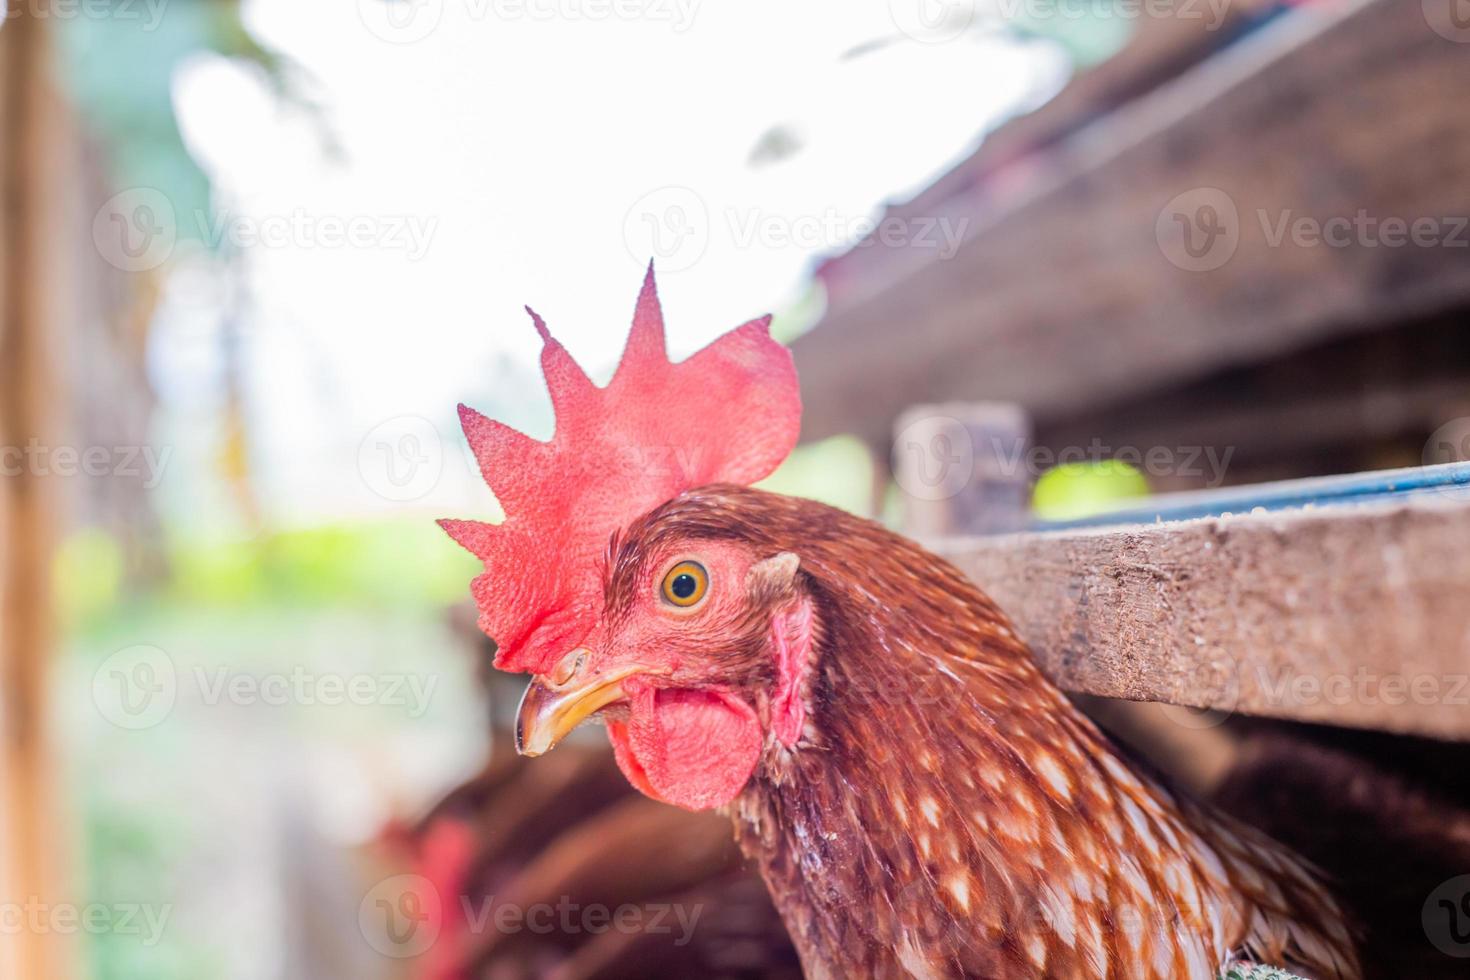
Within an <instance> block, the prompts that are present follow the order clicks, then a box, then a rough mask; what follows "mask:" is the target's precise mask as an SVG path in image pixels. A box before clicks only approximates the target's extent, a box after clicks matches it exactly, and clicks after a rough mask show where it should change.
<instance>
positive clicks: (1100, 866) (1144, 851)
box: [605, 486, 1359, 980]
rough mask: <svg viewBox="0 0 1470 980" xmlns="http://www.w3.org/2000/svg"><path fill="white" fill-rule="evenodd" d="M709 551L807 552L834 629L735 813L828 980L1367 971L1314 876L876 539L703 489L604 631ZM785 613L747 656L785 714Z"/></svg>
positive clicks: (628, 547) (976, 594)
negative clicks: (1182, 782)
mask: <svg viewBox="0 0 1470 980" xmlns="http://www.w3.org/2000/svg"><path fill="white" fill-rule="evenodd" d="M709 539H717V540H725V541H732V542H737V543H739V544H741V545H742V546H744V547H747V548H749V549H750V550H751V552H752V554H754V555H756V556H768V555H776V554H779V553H781V552H790V553H792V554H795V555H796V556H797V557H798V558H799V559H800V571H799V574H798V575H797V577H796V580H795V584H794V587H795V589H797V590H798V591H800V592H801V593H802V594H803V595H804V596H805V597H808V598H809V599H810V601H811V603H812V607H813V609H814V612H815V616H814V619H815V622H814V624H813V629H814V638H813V646H812V650H813V654H812V658H811V659H812V663H811V664H810V665H809V671H808V673H807V674H806V675H805V680H804V684H803V692H802V696H803V699H804V703H805V709H806V710H805V725H804V729H803V731H802V735H801V738H800V740H799V741H798V742H797V744H796V745H795V746H794V747H788V746H787V745H785V744H783V743H782V742H781V741H780V740H778V739H776V738H774V737H771V736H768V737H767V740H766V747H765V749H764V752H763V755H762V758H761V762H760V764H759V766H758V767H757V769H756V772H755V775H754V777H753V778H752V779H751V781H750V783H749V784H748V785H747V787H746V788H745V790H744V791H743V792H742V793H741V794H740V796H739V797H738V798H737V799H736V801H735V802H734V804H733V805H732V806H731V807H730V810H731V813H732V816H733V818H734V824H735V829H736V835H737V838H738V839H739V841H740V844H741V847H742V848H743V849H744V850H745V852H746V853H747V854H748V855H749V856H750V857H751V858H752V859H753V860H754V861H755V862H757V864H758V865H759V867H760V869H761V872H762V874H763V875H764V877H765V879H766V881H767V884H768V885H769V887H770V889H771V892H772V895H773V896H774V898H775V901H776V903H777V906H778V907H779V908H780V910H781V913H782V915H783V917H784V918H785V920H786V923H787V926H788V928H789V929H790V931H791V934H792V937H793V939H794V940H795V942H796V944H797V947H798V949H799V950H800V952H801V956H802V960H803V965H804V967H805V969H806V972H807V974H808V975H809V976H811V977H814V978H824V977H834V978H845V977H856V976H867V977H888V976H894V977H905V976H911V977H949V976H973V977H990V978H1019V977H1110V978H1111V977H1116V978H1127V980H1139V978H1149V977H1159V978H1166V977H1167V978H1201V980H1209V978H1214V977H1216V976H1217V975H1218V974H1219V973H1220V971H1221V970H1222V969H1223V968H1225V967H1226V966H1227V965H1228V964H1229V963H1230V962H1231V961H1232V958H1233V957H1236V956H1240V957H1244V958H1249V959H1253V960H1256V961H1260V962H1266V963H1271V964H1276V965H1280V966H1286V967H1290V968H1292V969H1295V970H1296V971H1297V972H1299V973H1302V974H1304V975H1306V976H1307V977H1311V978H1320V980H1328V978H1342V980H1351V978H1356V977H1357V976H1358V975H1359V974H1358V968H1357V964H1356V958H1355V954H1354V952H1353V940H1352V938H1351V936H1350V934H1349V930H1348V928H1347V926H1346V925H1345V919H1344V916H1343V914H1342V912H1341V910H1340V909H1339V907H1338V905H1337V903H1336V901H1335V900H1334V899H1333V897H1332V896H1331V894H1330V892H1329V891H1328V889H1327V887H1326V886H1325V885H1324V884H1323V882H1321V881H1320V880H1319V879H1318V877H1317V876H1316V874H1315V873H1314V872H1313V871H1311V870H1310V869H1309V868H1307V867H1306V866H1305V865H1304V864H1303V862H1301V861H1300V860H1299V859H1297V858H1296V857H1294V856H1293V855H1292V854H1291V853H1289V852H1288V851H1286V850H1285V849H1284V848H1283V847H1281V846H1280V845H1278V844H1276V843H1275V842H1273V841H1271V840H1269V839H1268V838H1266V837H1264V836H1262V835H1260V834H1257V833H1255V832H1253V831H1252V830H1250V829H1249V828H1247V827H1244V826H1243V825H1240V824H1238V823H1236V822H1234V821H1232V820H1229V819H1227V818H1225V817H1223V816H1220V815H1217V814H1213V813H1211V812H1209V811H1208V810H1206V809H1204V808H1203V807H1201V806H1198V805H1196V804H1193V803H1190V802H1188V801H1186V800H1183V799H1180V798H1178V797H1176V796H1175V795H1174V794H1172V793H1171V792H1170V791H1169V790H1167V789H1165V788H1164V787H1163V786H1162V785H1160V784H1159V783H1158V782H1157V781H1155V780H1154V779H1152V778H1151V777H1149V776H1147V775H1145V774H1143V773H1141V772H1139V771H1137V770H1136V769H1135V768H1134V767H1133V766H1131V765H1130V764H1129V762H1128V761H1126V760H1125V759H1124V758H1123V757H1122V756H1121V755H1120V754H1119V752H1118V750H1117V749H1116V748H1115V747H1114V746H1113V745H1112V744H1111V743H1110V742H1109V741H1108V740H1107V739H1106V738H1105V737H1104V736H1103V735H1102V734H1101V733H1100V732H1099V731H1098V730H1097V728H1096V727H1095V726H1094V725H1093V724H1092V723H1091V721H1089V720H1088V719H1087V718H1086V717H1085V716H1083V715H1082V714H1081V713H1080V712H1078V711H1077V710H1076V709H1075V708H1074V707H1073V706H1072V705H1071V703H1070V702H1069V701H1068V700H1067V699H1066V697H1065V696H1064V695H1063V694H1062V693H1061V692H1060V691H1059V690H1058V689H1057V688H1056V687H1055V686H1054V685H1053V684H1052V683H1051V682H1050V681H1049V680H1048V679H1047V678H1046V677H1045V676H1043V675H1042V673H1041V672H1040V671H1039V669H1038V668H1037V667H1036V666H1035V663H1034V662H1033V660H1032V658H1031V655H1030V653H1029V651H1028V650H1027V649H1026V647H1025V645H1024V644H1023V643H1022V642H1021V640H1020V639H1019V638H1018V637H1017V636H1016V634H1015V633H1014V631H1013V630H1012V629H1011V627H1010V625H1009V624H1008V623H1007V621H1006V619H1005V617H1004V616H1003V614H1002V613H1001V612H1000V611H999V610H998V609H996V607H995V606H994V605H993V604H992V603H991V602H990V601H989V600H988V599H987V598H986V597H985V596H984V595H983V594H982V593H981V592H980V591H979V590H978V589H977V588H975V586H973V585H972V584H971V583H969V582H968V581H967V580H966V579H965V578H964V576H963V575H961V574H960V573H959V572H958V570H956V569H955V568H953V567H952V566H951V565H949V564H948V563H946V562H944V561H942V560H941V559H939V558H937V557H936V556H934V555H932V554H930V553H928V552H926V551H924V550H923V549H922V548H920V547H919V546H918V545H916V544H914V543H912V542H910V541H908V540H906V539H904V538H902V537H900V536H898V535H895V534H893V533H891V532H889V531H887V530H885V529H884V528H882V527H881V526H879V525H877V524H875V523H872V522H870V521H866V520H862V519H860V518H856V517H853V516H851V515H848V514H845V513H842V512H840V511H837V510H834V509H832V508H829V507H826V506H824V505H821V504H818V503H815V502H812V501H806V500H798V499H794V498H788V497H781V496H777V495H774V494H769V493H763V492H760V491H756V490H750V489H746V488H741V487H734V486H717V487H706V488H702V489H697V490H693V491H689V492H686V493H684V494H683V495H681V496H679V497H678V498H676V499H674V500H673V501H671V502H669V503H667V504H665V505H663V506H662V507H659V508H657V509H655V510H654V511H653V512H652V513H651V514H649V515H648V516H646V517H645V518H642V519H640V520H638V521H636V522H634V524H633V525H632V526H631V527H630V528H629V529H628V531H627V532H626V533H625V534H624V535H622V536H621V537H620V538H619V539H618V540H617V542H616V543H615V545H614V548H613V550H612V552H611V553H610V555H609V562H608V572H607V576H606V590H607V609H606V612H605V615H606V616H607V617H608V618H610V619H613V620H616V619H617V617H618V616H620V615H625V614H626V609H627V607H628V605H629V603H628V595H629V593H630V592H631V590H633V589H634V588H636V586H637V583H638V582H640V581H641V578H640V574H639V573H640V569H641V566H642V563H643V558H644V556H646V555H655V554H659V553H663V552H666V551H668V550H669V549H671V548H673V549H677V548H678V547H679V546H681V545H683V544H685V543H686V542H699V541H701V540H709ZM786 598H788V597H784V596H780V595H774V596H767V595H755V596H752V597H751V603H752V608H751V609H750V614H749V616H748V617H747V618H746V619H745V620H744V621H743V623H742V624H741V625H740V626H739V628H738V630H737V632H738V633H739V635H732V636H730V637H729V642H728V644H727V647H726V649H727V653H726V654H725V656H726V657H727V663H726V667H727V668H728V671H729V673H728V676H729V677H730V678H731V679H732V683H735V684H737V685H739V686H741V687H742V689H743V690H745V691H747V692H748V695H749V697H750V698H751V699H752V703H753V704H755V705H756V706H757V709H758V711H759V712H761V714H762V717H763V719H764V718H766V717H767V715H768V712H769V705H768V704H767V703H766V693H765V692H766V689H767V685H768V684H769V682H770V679H771V666H770V664H769V663H768V662H767V661H768V657H767V656H766V654H765V653H764V651H765V650H766V649H767V645H766V643H765V636H766V633H765V631H766V630H767V624H768V621H769V614H770V612H771V608H773V607H774V606H775V605H776V604H778V603H780V602H782V601H784V599H786ZM763 606H765V607H766V608H762V607H763Z"/></svg>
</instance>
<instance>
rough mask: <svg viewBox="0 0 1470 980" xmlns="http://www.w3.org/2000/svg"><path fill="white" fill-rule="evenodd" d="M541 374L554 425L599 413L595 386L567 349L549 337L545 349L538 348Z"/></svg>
mask: <svg viewBox="0 0 1470 980" xmlns="http://www.w3.org/2000/svg"><path fill="white" fill-rule="evenodd" d="M541 373H542V374H544V375H545V376H546V388H547V390H548V391H550V392H551V408H552V411H553V412H555V413H556V422H557V425H560V424H561V420H562V419H563V418H577V417H579V416H582V415H588V414H592V413H595V412H597V411H598V408H597V397H598V391H597V386H596V385H594V384H593V383H592V379H591V378H589V377H587V374H586V372H584V371H583V370H582V368H581V366H580V365H578V364H577V362H576V361H574V360H572V355H570V354H568V353H567V349H566V348H565V347H563V346H562V345H561V344H559V343H557V342H556V341H555V340H553V339H552V338H551V336H550V335H549V334H548V335H547V337H546V346H545V347H543V348H541Z"/></svg>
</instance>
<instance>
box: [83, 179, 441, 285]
mask: <svg viewBox="0 0 1470 980" xmlns="http://www.w3.org/2000/svg"><path fill="white" fill-rule="evenodd" d="M438 228H439V219H438V218H437V217H435V216H432V215H419V214H318V213H313V212H311V211H308V210H306V209H305V208H300V207H298V208H293V209H292V210H290V211H288V212H284V213H278V214H246V213H242V212H238V211H232V210H229V209H227V208H216V209H214V210H207V209H204V208H196V209H194V210H192V211H189V212H185V213H183V214H180V213H179V212H178V211H177V210H176V209H175V208H174V205H173V201H172V199H170V198H169V196H168V195H167V194H164V193H163V192H162V191H160V190H158V189H156V188H152V187H133V188H129V189H127V190H124V191H121V192H119V193H117V194H114V195H113V196H112V197H111V198H109V199H108V200H107V201H106V202H105V203H104V204H103V205H102V207H100V208H98V209H97V213H96V214H95V215H94V216H93V218H92V242H93V244H94V245H95V246H96V247H97V251H98V253H99V254H100V255H101V256H102V258H103V259H104V260H106V261H107V262H108V263H109V264H111V265H113V266H116V267H117V268H119V269H122V270H123V271H125V272H144V271H147V270H150V269H156V268H158V267H159V266H161V265H163V264H164V263H165V262H167V261H168V259H169V257H170V256H172V255H173V252H174V248H175V246H176V245H177V244H178V242H179V239H180V238H193V239H196V240H198V241H200V242H203V243H204V244H206V245H208V246H209V247H211V248H213V249H219V248H221V247H223V246H225V245H229V246H231V247H232V248H235V249H238V250H242V251H243V250H249V249H260V248H287V247H291V248H301V249H323V250H338V249H358V250H368V249H375V250H382V251H396V252H402V253H403V254H404V255H406V256H407V258H408V260H409V261H411V262H416V261H418V260H419V259H421V258H423V257H424V255H425V254H427V253H428V250H429V246H430V245H431V244H432V242H433V238H434V234H435V233H436V232H437V230H438Z"/></svg>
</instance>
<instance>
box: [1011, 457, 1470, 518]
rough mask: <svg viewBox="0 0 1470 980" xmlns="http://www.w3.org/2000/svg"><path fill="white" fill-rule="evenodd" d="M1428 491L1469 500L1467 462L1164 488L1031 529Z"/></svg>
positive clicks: (1335, 503) (1377, 499) (1346, 502)
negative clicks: (1175, 490)
mask: <svg viewBox="0 0 1470 980" xmlns="http://www.w3.org/2000/svg"><path fill="white" fill-rule="evenodd" d="M1431 494H1439V495H1453V497H1454V498H1457V499H1462V500H1470V463H1440V464H1437V465H1435V466H1414V467H1410V468H1408V469H1402V470H1379V471H1376V472H1369V473H1352V474H1348V475H1346V476H1324V477H1314V478H1312V479H1307V480H1282V481H1280V482H1278V483H1257V484H1254V485H1252V486H1244V487H1226V488H1223V489H1220V490H1200V491H1196V492H1191V493H1168V494H1160V495H1158V496H1157V497H1150V498H1147V499H1146V500H1143V501H1140V502H1139V503H1137V504H1129V505H1127V506H1123V507H1119V508H1117V509H1115V510H1109V511H1105V512H1103V513H1100V514H1094V515H1092V516H1090V517H1084V518H1079V519H1077V520H1071V521H1033V522H1032V524H1031V530H1033V531H1060V530H1067V529H1070V528H1079V527H1107V526H1113V525H1122V524H1156V523H1160V522H1166V521H1187V520H1192V519H1194V518H1198V517H1219V516H1220V515H1221V514H1247V513H1250V512H1251V511H1254V510H1256V509H1257V508H1260V509H1261V510H1266V511H1278V510H1290V509H1292V508H1299V507H1342V506H1352V505H1359V504H1370V503H1382V502H1385V501H1390V500H1405V499H1408V498H1412V497H1422V496H1428V495H1431Z"/></svg>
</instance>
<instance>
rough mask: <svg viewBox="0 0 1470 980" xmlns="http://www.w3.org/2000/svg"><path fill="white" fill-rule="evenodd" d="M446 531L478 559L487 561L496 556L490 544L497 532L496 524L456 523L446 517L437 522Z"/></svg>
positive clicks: (477, 522) (478, 522)
mask: <svg viewBox="0 0 1470 980" xmlns="http://www.w3.org/2000/svg"><path fill="white" fill-rule="evenodd" d="M436 523H438V525H439V526H440V527H442V528H443V529H444V533H445V534H447V535H449V536H450V537H451V538H453V539H454V541H455V543H456V544H458V545H459V546H460V547H461V548H463V549H464V550H466V551H468V552H469V553H470V554H472V555H474V556H475V557H476V558H480V559H485V558H488V557H490V556H491V555H492V554H494V552H495V549H494V547H493V546H492V545H491V544H490V541H491V534H492V533H493V532H494V530H495V525H494V524H485V523H482V522H480V521H456V520H453V519H451V518H448V517H445V518H441V519H440V520H439V521H437V522H436Z"/></svg>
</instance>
